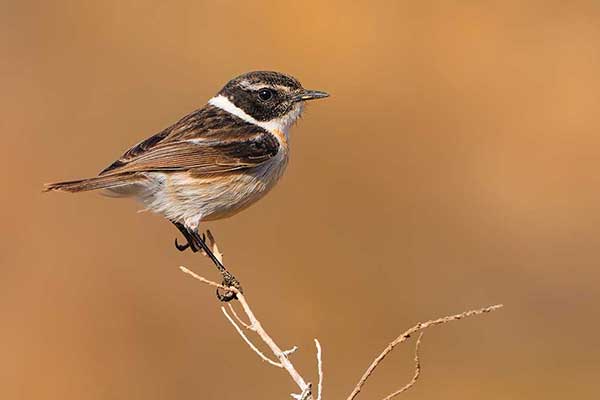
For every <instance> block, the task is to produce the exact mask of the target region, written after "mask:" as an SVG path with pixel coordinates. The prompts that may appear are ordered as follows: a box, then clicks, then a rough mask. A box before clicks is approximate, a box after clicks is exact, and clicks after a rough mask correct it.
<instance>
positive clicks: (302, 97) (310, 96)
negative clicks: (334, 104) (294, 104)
mask: <svg viewBox="0 0 600 400" xmlns="http://www.w3.org/2000/svg"><path fill="white" fill-rule="evenodd" d="M324 97H329V93H325V92H321V91H320V90H303V91H302V92H301V93H300V94H298V95H296V96H295V97H294V101H307V100H314V99H322V98H324Z"/></svg>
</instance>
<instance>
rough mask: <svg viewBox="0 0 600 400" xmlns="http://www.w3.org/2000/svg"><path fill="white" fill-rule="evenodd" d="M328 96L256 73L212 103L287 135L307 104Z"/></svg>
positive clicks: (242, 77) (243, 77)
mask: <svg viewBox="0 0 600 400" xmlns="http://www.w3.org/2000/svg"><path fill="white" fill-rule="evenodd" d="M328 96H329V94H327V93H325V92H321V91H318V90H308V89H304V88H303V87H302V85H301V84H300V82H298V80H297V79H295V78H293V77H291V76H289V75H285V74H282V73H279V72H273V71H253V72H248V73H246V74H243V75H240V76H238V77H236V78H234V79H232V80H230V81H229V82H228V83H227V84H226V85H225V86H224V87H223V89H221V91H220V92H219V93H218V94H217V96H215V97H213V98H212V99H211V101H210V103H211V104H213V105H215V106H217V107H220V108H222V109H225V110H226V111H229V112H230V113H232V114H234V115H237V116H238V117H241V118H243V119H246V120H247V121H249V122H254V123H257V124H258V125H261V126H264V127H266V128H267V129H268V128H273V129H279V130H281V131H284V132H286V131H287V129H289V127H290V126H291V125H292V124H293V123H294V122H295V121H296V120H297V119H298V118H299V117H300V115H301V114H302V110H303V107H304V102H306V101H308V100H313V99H320V98H324V97H328ZM240 111H241V112H240Z"/></svg>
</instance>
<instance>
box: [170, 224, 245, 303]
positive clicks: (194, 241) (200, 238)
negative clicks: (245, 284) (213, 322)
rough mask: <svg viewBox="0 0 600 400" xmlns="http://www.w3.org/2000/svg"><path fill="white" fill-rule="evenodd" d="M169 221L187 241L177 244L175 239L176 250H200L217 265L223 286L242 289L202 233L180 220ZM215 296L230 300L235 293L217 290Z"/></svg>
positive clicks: (233, 297) (222, 299)
mask: <svg viewBox="0 0 600 400" xmlns="http://www.w3.org/2000/svg"><path fill="white" fill-rule="evenodd" d="M171 222H172V223H173V225H175V226H176V227H177V229H179V231H180V232H181V234H182V235H183V236H184V237H185V240H186V241H187V243H185V244H179V243H178V242H177V239H175V247H177V250H179V251H185V250H187V249H188V248H189V249H191V250H192V251H193V252H194V253H196V252H198V251H200V252H202V253H204V254H206V255H207V256H208V257H209V258H210V260H211V261H212V262H213V263H214V264H215V266H216V267H217V269H218V270H219V272H220V273H221V275H222V276H223V286H227V287H234V288H236V289H238V290H240V291H241V290H242V286H241V285H240V282H239V281H238V280H237V279H235V277H234V276H233V275H232V274H231V273H230V272H229V271H227V269H226V268H225V266H224V265H223V263H221V261H219V259H218V258H217V257H216V256H215V255H214V253H213V252H212V251H211V249H210V248H209V247H208V245H207V244H206V236H205V235H204V234H202V235H200V234H199V233H198V232H197V231H196V230H193V229H189V228H187V227H186V226H185V225H184V224H182V223H181V222H177V221H171ZM217 297H218V298H219V300H221V301H231V300H233V299H235V293H233V292H231V291H226V292H225V293H221V292H220V291H219V290H217Z"/></svg>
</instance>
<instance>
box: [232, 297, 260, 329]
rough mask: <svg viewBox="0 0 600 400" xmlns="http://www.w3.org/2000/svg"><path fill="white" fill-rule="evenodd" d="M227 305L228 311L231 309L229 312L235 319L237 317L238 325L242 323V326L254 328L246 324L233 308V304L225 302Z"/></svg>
mask: <svg viewBox="0 0 600 400" xmlns="http://www.w3.org/2000/svg"><path fill="white" fill-rule="evenodd" d="M227 305H228V306H229V311H231V314H232V315H233V316H234V317H235V319H237V322H239V323H240V325H242V326H243V327H244V328H246V329H248V330H250V331H253V330H254V329H252V327H251V326H250V325H249V324H247V323H246V322H244V321H243V320H242V319H241V318H240V317H239V316H238V315H237V313H236V312H235V308H234V307H233V305H232V304H231V303H227Z"/></svg>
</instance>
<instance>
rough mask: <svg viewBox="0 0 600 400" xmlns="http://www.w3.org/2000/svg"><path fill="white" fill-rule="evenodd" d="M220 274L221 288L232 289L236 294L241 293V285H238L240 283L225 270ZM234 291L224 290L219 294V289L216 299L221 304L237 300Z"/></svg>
mask: <svg viewBox="0 0 600 400" xmlns="http://www.w3.org/2000/svg"><path fill="white" fill-rule="evenodd" d="M222 274H223V282H222V283H221V284H222V285H223V286H225V287H228V288H234V289H236V291H237V292H239V293H243V290H242V285H240V282H239V281H238V280H237V279H236V278H235V276H233V275H231V273H230V272H229V271H227V270H225V271H223V272H222ZM236 291H233V290H225V291H224V292H221V290H220V289H217V298H218V299H219V300H221V301H222V302H225V303H226V302H229V301H231V300H234V299H237V293H236Z"/></svg>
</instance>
